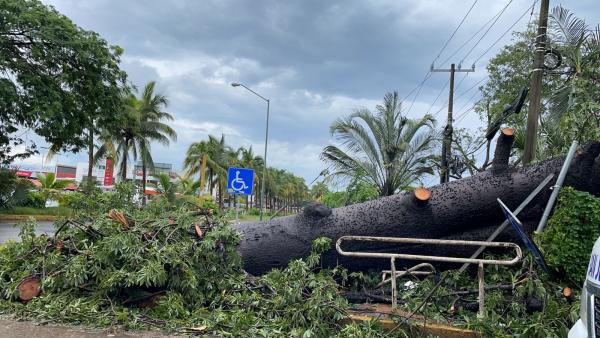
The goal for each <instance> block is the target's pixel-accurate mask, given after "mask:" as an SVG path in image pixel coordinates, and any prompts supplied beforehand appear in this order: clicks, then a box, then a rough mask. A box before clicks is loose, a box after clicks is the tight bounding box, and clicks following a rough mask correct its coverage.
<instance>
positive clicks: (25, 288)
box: [18, 276, 42, 302]
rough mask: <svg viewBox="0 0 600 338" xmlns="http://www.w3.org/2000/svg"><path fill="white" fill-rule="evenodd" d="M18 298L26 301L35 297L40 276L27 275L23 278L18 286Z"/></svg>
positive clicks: (37, 293)
mask: <svg viewBox="0 0 600 338" xmlns="http://www.w3.org/2000/svg"><path fill="white" fill-rule="evenodd" d="M18 289H19V299H20V300H22V301H24V302H27V301H30V300H32V299H33V298H35V297H37V296H38V295H39V294H40V292H41V291H42V289H41V284H40V278H39V277H38V276H29V277H26V278H24V279H23V280H22V281H21V283H19V286H18Z"/></svg>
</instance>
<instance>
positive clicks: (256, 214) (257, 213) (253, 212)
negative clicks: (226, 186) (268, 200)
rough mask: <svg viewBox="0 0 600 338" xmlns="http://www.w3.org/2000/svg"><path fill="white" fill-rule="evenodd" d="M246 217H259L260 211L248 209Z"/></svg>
mask: <svg viewBox="0 0 600 338" xmlns="http://www.w3.org/2000/svg"><path fill="white" fill-rule="evenodd" d="M248 215H252V216H259V215H260V209H258V208H250V210H248Z"/></svg>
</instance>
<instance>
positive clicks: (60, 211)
mask: <svg viewBox="0 0 600 338" xmlns="http://www.w3.org/2000/svg"><path fill="white" fill-rule="evenodd" d="M70 214H71V209H69V208H67V207H60V206H59V207H48V208H31V207H14V208H11V209H2V210H0V215H28V216H35V215H47V216H69V215H70Z"/></svg>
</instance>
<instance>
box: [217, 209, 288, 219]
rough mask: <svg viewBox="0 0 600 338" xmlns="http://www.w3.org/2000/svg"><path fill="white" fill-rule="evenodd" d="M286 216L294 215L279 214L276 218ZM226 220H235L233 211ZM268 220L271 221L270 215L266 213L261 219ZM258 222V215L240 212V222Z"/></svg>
mask: <svg viewBox="0 0 600 338" xmlns="http://www.w3.org/2000/svg"><path fill="white" fill-rule="evenodd" d="M288 215H294V213H291V214H290V213H279V214H277V216H276V217H280V216H288ZM227 218H228V219H230V220H235V211H234V212H232V213H228V214H227ZM270 219H271V214H270V213H266V214H265V215H264V217H263V220H270ZM258 220H260V216H259V215H250V214H242V213H241V212H240V221H258Z"/></svg>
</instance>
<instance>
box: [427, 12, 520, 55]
mask: <svg viewBox="0 0 600 338" xmlns="http://www.w3.org/2000/svg"><path fill="white" fill-rule="evenodd" d="M477 1H478V0H475V1H474V2H473V4H472V5H471V8H469V10H468V11H467V14H465V16H463V18H462V20H460V23H459V24H458V26H457V27H456V29H454V32H452V34H451V35H450V37H449V38H448V40H446V43H445V44H444V46H443V47H442V49H441V50H440V52H439V53H438V55H437V56H436V57H435V59H433V62H432V64H434V63H435V62H436V61H437V59H439V58H440V56H441V55H442V53H443V52H444V50H445V49H446V47H448V44H449V43H450V41H451V40H452V38H454V35H456V32H458V29H459V28H460V26H462V24H463V23H464V22H465V20H466V19H467V16H469V13H471V11H472V10H473V7H475V4H476V3H477ZM511 1H512V0H511Z"/></svg>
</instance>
